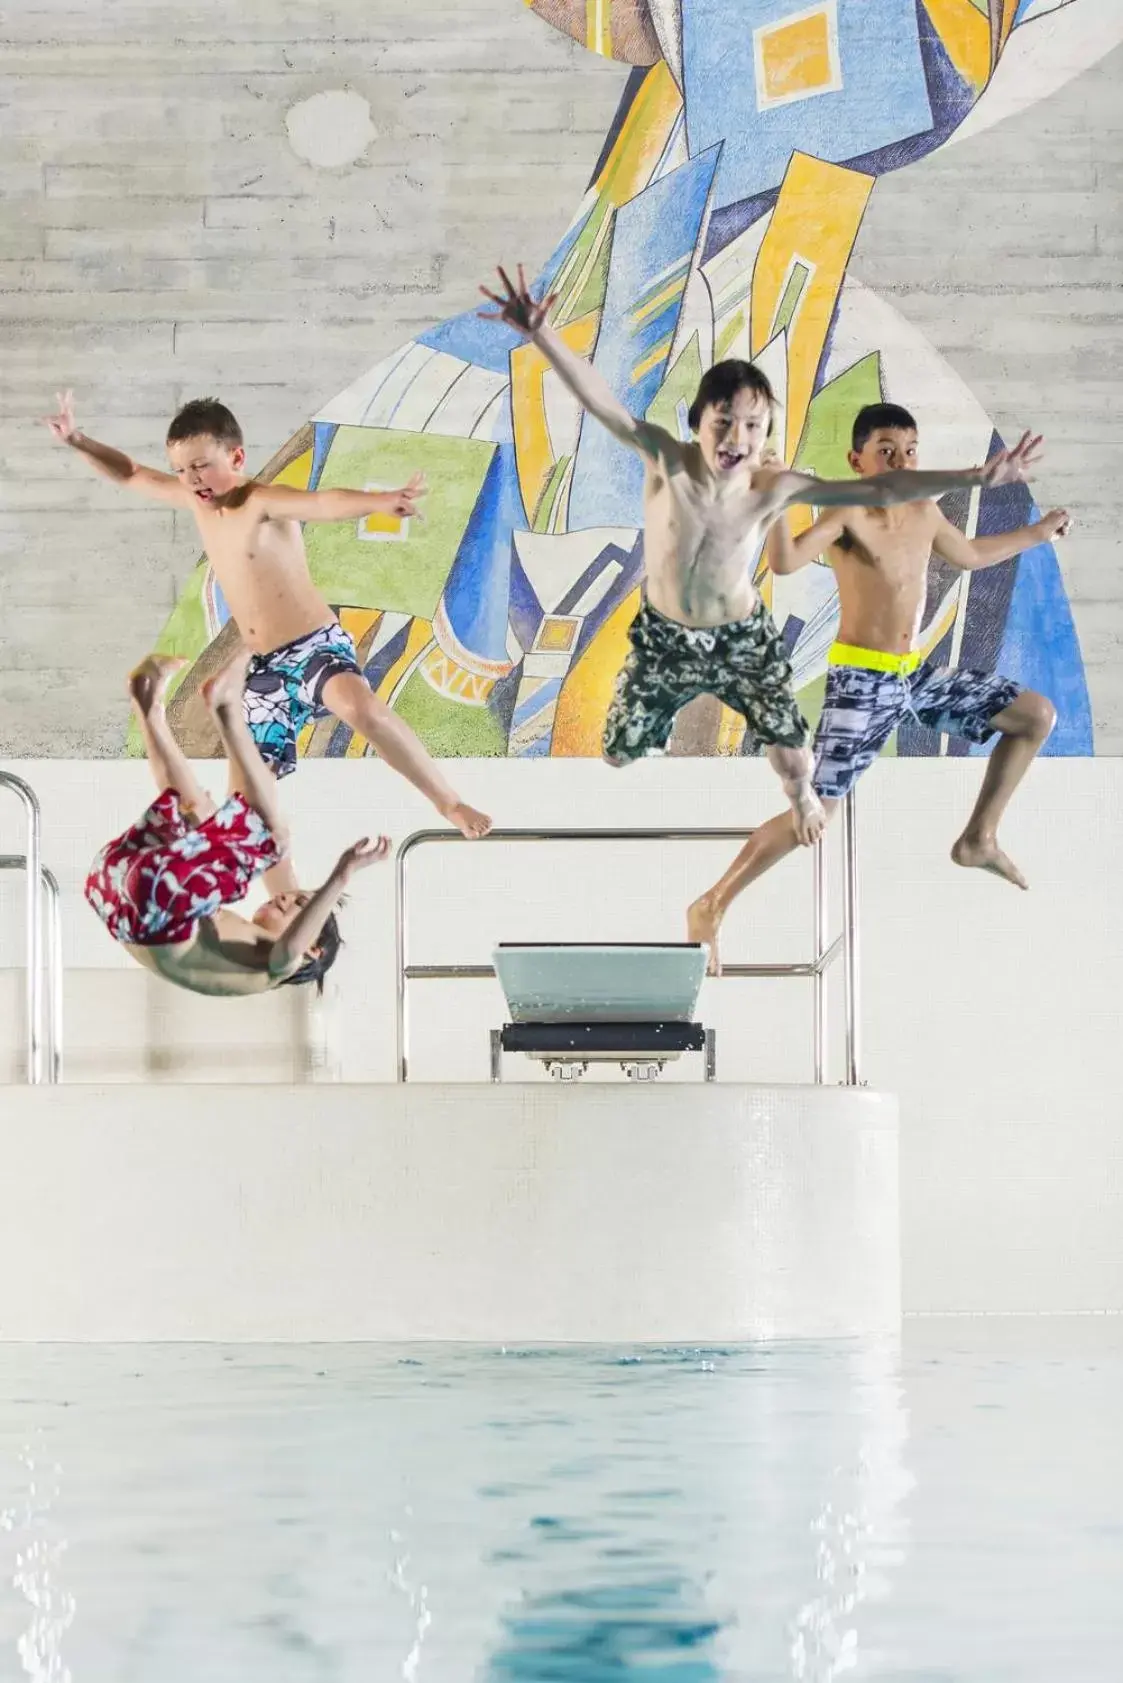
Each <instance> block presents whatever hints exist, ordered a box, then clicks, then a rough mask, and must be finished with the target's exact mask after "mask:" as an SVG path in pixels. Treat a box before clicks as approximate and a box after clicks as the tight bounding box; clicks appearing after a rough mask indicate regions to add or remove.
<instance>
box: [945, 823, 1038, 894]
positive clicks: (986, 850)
mask: <svg viewBox="0 0 1123 1683" xmlns="http://www.w3.org/2000/svg"><path fill="white" fill-rule="evenodd" d="M951 856H952V858H953V859H954V861H955V863H956V864H957V865H965V866H967V867H969V868H974V869H975V870H978V871H989V872H990V874H991V876H995V877H1002V878H1003V880H1004V881H1005V882H1012V883H1013V884H1014V887H1015V888H1028V887H1029V883H1028V882H1027V881H1026V879H1025V877H1023V875H1022V873H1021V872H1020V871H1019V869H1018V867H1017V866H1016V865H1015V864H1014V861H1013V860H1012V859H1008V858H1007V857H1006V855H1005V853H1003V851H1002V849H1001V848H1000V847H999V845H998V843H997V842H996V841H994V840H990V841H986V840H975V839H974V838H973V837H971V836H967V835H962V836H960V838H959V840H958V841H957V842H956V844H955V846H954V847H953V848H952V850H951Z"/></svg>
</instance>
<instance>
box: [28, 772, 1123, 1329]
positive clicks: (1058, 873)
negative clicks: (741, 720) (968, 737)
mask: <svg viewBox="0 0 1123 1683" xmlns="http://www.w3.org/2000/svg"><path fill="white" fill-rule="evenodd" d="M12 769H16V770H22V771H23V773H24V774H25V775H26V776H27V777H28V778H29V779H30V781H31V782H32V783H33V784H35V786H36V787H37V788H38V789H39V790H40V793H41V796H42V799H43V810H44V832H45V837H46V841H45V857H46V859H47V862H48V863H49V864H50V866H51V867H52V869H53V870H54V871H55V873H56V875H57V876H58V878H59V880H60V882H61V884H62V889H63V895H64V902H65V904H64V918H65V929H64V935H65V958H66V967H67V975H68V1000H67V1005H68V1012H69V1022H68V1028H67V1041H68V1056H67V1069H66V1073H67V1078H68V1079H69V1080H71V1081H86V1082H91V1083H99V1084H104V1083H106V1082H115V1081H126V1082H130V1083H135V1082H137V1081H140V1080H143V1081H145V1082H147V1083H149V1085H148V1087H147V1095H148V1099H149V1103H150V1105H151V1108H152V1114H153V1118H154V1122H155V1121H156V1120H157V1119H158V1117H159V1115H160V1114H161V1103H162V1101H161V1084H163V1083H169V1084H170V1085H169V1086H168V1087H167V1088H166V1089H165V1090H166V1091H167V1092H168V1093H169V1095H171V1089H172V1085H176V1084H181V1083H184V1082H196V1083H205V1082H225V1083H232V1082H238V1081H249V1082H260V1081H272V1082H278V1081H280V1082H291V1081H293V1080H303V1081H310V1082H317V1081H333V1082H334V1081H344V1082H382V1081H389V1080H392V1079H393V1074H394V1008H393V1000H394V977H395V970H394V944H393V928H394V883H393V872H392V871H391V870H390V869H377V870H371V871H369V872H367V873H366V874H365V875H364V876H363V877H361V878H360V879H359V880H358V881H357V882H356V884H355V887H354V892H353V894H352V897H351V900H350V903H349V904H348V906H347V907H346V909H345V913H344V916H343V919H342V925H343V934H344V937H345V940H346V943H347V944H346V946H345V948H344V950H343V953H342V954H341V956H340V959H339V962H338V964H337V965H336V967H335V969H334V970H333V972H332V973H331V976H330V978H329V982H330V988H329V992H328V995H327V996H326V999H325V1006H324V1009H323V1014H322V1018H321V1019H319V1020H316V1018H315V1017H314V1016H313V1017H312V1018H311V1019H306V1018H305V1016H304V1012H305V1011H307V1010H308V1009H309V1007H310V1003H311V1002H310V1001H309V1000H308V999H307V997H306V994H305V993H304V992H303V990H301V991H299V992H298V990H295V989H282V990H280V992H279V993H277V994H276V995H274V996H272V997H270V998H267V999H264V1000H255V1001H251V1002H248V1003H246V1002H243V1003H232V1002H223V1001H213V1000H196V999H193V998H191V997H189V996H186V995H182V994H180V993H178V992H176V991H175V990H174V989H172V988H170V987H167V986H165V985H163V984H161V983H160V982H159V981H158V979H156V978H151V979H149V978H148V977H147V976H143V977H140V976H138V975H137V974H136V973H135V969H134V967H133V966H132V964H131V961H130V960H129V959H128V958H127V957H126V956H125V955H124V954H123V953H122V952H121V951H120V949H118V948H115V947H114V946H113V944H112V942H111V941H110V940H109V938H108V936H107V935H106V934H105V932H104V930H103V929H102V928H101V926H100V925H99V923H98V921H97V919H96V918H95V917H94V916H93V914H92V913H91V912H90V911H89V909H88V908H87V907H86V906H85V905H84V903H83V902H82V900H81V898H80V889H81V883H82V880H83V878H84V874H85V871H86V868H87V866H88V863H89V860H90V858H91V856H92V854H93V853H94V851H95V849H96V848H97V847H98V846H99V845H100V844H101V843H102V842H103V841H104V840H105V839H106V838H107V837H108V836H109V834H110V833H111V832H113V831H114V830H116V829H119V828H121V827H123V826H124V824H125V823H127V822H128V821H130V820H131V819H132V818H133V817H135V816H136V813H137V811H138V810H139V809H140V808H141V806H142V805H143V803H144V802H145V801H146V800H147V799H148V798H149V790H148V788H147V786H146V768H145V767H144V766H142V765H140V764H137V763H135V762H124V761H121V762H116V763H110V764H105V763H101V764H98V763H96V762H86V763H85V764H83V765H77V766H76V765H67V764H64V763H61V762H59V761H57V760H56V761H42V762H39V763H37V764H31V765H27V764H17V765H15V766H13V767H12ZM203 769H204V772H205V774H206V776H207V779H208V780H209V781H210V783H211V784H212V786H217V783H218V775H219V768H218V767H217V766H210V767H205V768H203ZM457 770H458V771H459V772H461V773H462V774H463V775H462V777H461V779H460V781H461V784H462V787H463V789H464V791H465V793H466V794H467V795H469V796H471V798H473V799H475V800H477V801H479V802H480V803H481V804H483V805H485V806H487V807H489V808H490V810H491V811H492V812H494V813H495V814H496V815H497V816H498V817H499V818H500V819H501V821H502V823H503V824H504V825H505V826H512V827H517V826H520V825H528V826H532V827H546V828H550V827H554V828H556V827H558V826H566V825H573V824H577V825H580V824H593V825H606V824H607V825H612V824H627V825H653V826H657V827H675V826H682V825H708V824H713V825H738V824H745V823H751V822H753V821H755V820H759V818H760V817H762V816H763V815H764V814H766V813H768V812H770V811H772V810H773V809H774V807H775V805H776V788H775V782H774V779H773V778H772V776H771V774H770V773H769V772H768V770H767V768H766V767H764V766H762V765H760V764H759V763H756V762H749V761H741V762H737V761H725V760H719V761H701V760H678V761H668V762H664V763H663V764H661V765H660V764H654V765H643V766H638V767H636V768H635V769H634V770H632V771H629V772H627V773H613V772H611V771H609V770H608V768H607V767H604V766H601V765H598V764H596V763H590V762H586V761H555V762H547V763H539V764H537V765H535V766H532V767H528V766H525V765H517V764H514V763H511V762H508V761H489V762H486V763H481V764H474V765H471V766H468V765H464V766H460V767H458V768H457ZM980 770H981V768H980V767H979V766H978V765H977V764H971V763H969V762H965V761H961V760H960V761H947V760H945V761H939V760H912V761H904V760H897V761H889V762H884V763H882V764H881V765H879V766H876V767H875V768H874V769H873V770H872V771H871V772H870V774H869V776H868V777H867V778H866V780H865V781H864V783H863V785H862V796H861V802H860V807H859V828H860V837H861V889H862V911H863V917H862V928H863V963H862V970H863V979H864V1029H865V1054H864V1061H863V1073H864V1075H865V1077H866V1079H867V1080H868V1081H869V1082H870V1083H871V1085H872V1086H873V1087H874V1088H876V1089H880V1090H882V1091H886V1092H890V1093H894V1092H895V1093H897V1094H898V1095H899V1098H900V1114H901V1216H902V1244H903V1289H904V1301H905V1307H906V1310H911V1311H914V1312H916V1311H946V1310H957V1311H958V1310H967V1311H984V1310H1007V1311H1009V1310H1018V1311H1021V1310H1026V1311H1029V1310H1038V1311H1040V1310H1056V1311H1063V1310H1077V1309H1105V1308H1106V1309H1115V1310H1123V1132H1121V1130H1120V1126H1119V1117H1120V1102H1119V1074H1118V1068H1119V1066H1118V1051H1117V1042H1118V1017H1119V1010H1118V1002H1119V969H1118V964H1119V953H1120V951H1121V950H1123V896H1121V895H1120V893H1119V891H1118V888H1117V887H1116V888H1114V889H1113V888H1112V884H1113V883H1115V881H1116V879H1117V870H1118V866H1117V856H1118V835H1119V831H1120V825H1121V822H1123V767H1120V766H1119V764H1118V763H1117V762H1116V761H1114V760H1098V761H1093V760H1053V761H1042V762H1041V763H1039V764H1038V765H1037V766H1035V767H1034V768H1033V771H1032V774H1031V776H1030V778H1029V780H1028V781H1027V783H1026V785H1025V787H1024V789H1023V790H1021V791H1020V792H1019V794H1018V796H1017V797H1016V799H1015V802H1014V805H1013V807H1012V808H1011V811H1010V813H1009V815H1008V821H1007V824H1006V826H1005V832H1004V839H1005V845H1006V847H1007V848H1008V849H1009V851H1010V853H1011V855H1012V856H1013V857H1014V858H1015V859H1016V860H1017V861H1018V862H1019V864H1021V866H1022V867H1023V869H1024V870H1025V872H1026V874H1027V876H1028V877H1029V880H1030V883H1031V889H1030V892H1029V893H1028V894H1020V893H1018V892H1016V891H1015V890H1014V889H1012V888H1009V887H1007V885H1006V884H1004V883H999V882H996V881H995V880H993V879H992V878H990V877H984V876H982V875H981V874H979V873H967V872H962V871H958V870H956V869H955V868H954V867H953V866H952V865H951V864H950V863H949V861H948V858H947V850H948V847H949V845H950V843H951V841H952V839H953V837H954V836H955V834H956V833H957V829H958V826H959V825H960V823H961V822H962V815H963V814H965V813H966V811H967V810H968V808H969V806H970V803H971V799H972V797H973V792H974V789H975V787H976V786H977V780H978V778H979V775H980ZM285 796H286V802H287V805H288V807H289V810H290V812H291V814H292V820H293V829H294V835H295V838H296V846H297V858H298V862H299V863H300V866H301V875H302V878H303V879H305V880H307V881H309V882H312V881H315V880H316V879H317V878H319V877H321V876H322V875H323V874H324V873H325V872H326V871H327V869H328V868H329V866H330V864H331V863H332V860H333V858H334V857H335V854H336V852H337V850H339V849H341V848H342V847H343V846H345V845H346V844H347V843H348V842H350V841H352V840H354V838H355V837H356V836H357V835H359V834H362V833H363V832H364V831H367V830H370V829H371V828H372V827H375V826H377V827H379V828H383V829H385V830H387V831H389V832H390V833H391V834H392V835H393V836H395V838H397V839H398V840H400V839H401V838H402V837H403V836H405V835H407V834H409V833H410V832H411V831H412V830H415V829H420V828H429V827H431V825H432V815H431V813H430V811H429V809H428V808H427V807H426V806H425V805H424V804H423V803H422V802H421V801H420V800H419V799H417V798H416V797H414V795H413V794H412V792H411V791H410V790H408V789H407V788H406V787H405V786H404V785H403V784H402V783H401V782H400V780H399V779H396V778H394V777H393V776H392V775H391V774H389V773H388V772H386V771H385V769H384V768H383V767H382V766H380V765H378V764H377V763H376V762H373V761H369V760H362V761H357V762H351V763H343V762H339V761H310V762H308V763H306V764H304V765H302V766H301V768H300V770H299V772H298V773H297V775H296V776H295V777H293V778H290V779H289V780H288V782H287V783H286V786H285ZM20 845H21V842H20V836H19V829H18V823H17V809H16V807H15V805H14V803H12V802H7V801H5V802H3V803H0V851H6V852H15V851H17V849H18V848H19V847H20ZM728 853H729V848H728V845H718V844H706V845H705V846H702V845H700V844H684V845H677V844H676V845H675V846H664V845H653V844H652V845H644V844H638V843H633V844H629V845H627V846H625V845H619V846H617V845H615V844H613V845H612V846H607V845H595V846H586V847H584V848H578V847H575V846H569V847H565V846H558V845H555V846H547V844H528V845H525V846H523V847H521V848H516V847H512V846H509V845H504V844H500V843H495V844H491V843H485V844H483V845H482V846H476V847H470V846H469V845H467V844H463V843H455V844H452V845H448V846H434V847H429V848H423V849H419V850H418V851H416V852H415V853H414V854H413V863H412V864H411V866H410V886H409V908H410V913H409V939H410V956H411V960H412V961H413V962H415V963H418V964H425V963H430V964H432V963H449V962H462V963H479V962H481V961H482V962H486V961H487V960H488V958H489V956H490V953H491V951H492V948H493V946H494V944H495V942H496V941H499V940H507V941H517V940H535V939H540V940H580V939H585V938H587V939H592V940H597V939H600V940H647V941H651V940H671V941H673V940H679V939H681V938H682V921H681V918H682V908H683V907H684V906H685V905H686V903H687V901H688V900H689V899H690V898H692V897H693V895H695V894H697V893H698V892H699V890H700V889H701V888H702V887H703V886H705V885H706V883H708V882H709V881H711V880H712V879H713V877H715V876H716V875H717V874H718V872H719V870H720V869H721V868H722V865H723V863H724V861H725V859H726V858H727V857H728ZM810 874H811V873H810V863H809V860H808V859H807V858H805V857H804V858H794V859H790V860H788V861H786V862H785V863H784V865H783V866H781V867H780V868H779V869H778V870H777V871H775V872H774V873H773V874H772V876H771V877H769V878H765V879H764V880H763V881H762V882H761V883H760V884H759V885H758V887H757V889H756V890H754V892H753V895H752V897H751V898H746V899H745V900H744V901H743V902H742V903H741V905H740V906H739V907H738V908H736V909H735V911H734V912H733V913H732V914H731V916H730V919H729V924H728V932H727V954H728V956H729V957H730V958H731V959H742V960H748V959H753V960H757V961H762V962H763V961H769V960H772V959H778V960H781V961H791V960H797V959H800V958H806V956H807V954H808V952H809V950H810V943H811V892H810ZM20 886H21V885H20V884H18V883H17V881H16V880H15V879H13V878H12V877H7V878H0V953H3V954H5V955H7V956H6V957H5V958H4V960H3V962H4V963H6V964H9V965H13V966H14V965H16V964H17V963H18V961H19V957H20V951H21V947H20V941H21V924H20V915H21V908H20V902H19V889H20ZM829 887H830V894H831V899H832V904H833V907H834V917H833V926H834V927H836V928H837V926H838V925H837V920H838V908H839V882H838V874H837V870H832V872H831V873H830V884H829ZM2 975H3V973H2V972H0V977H2ZM6 980H7V991H6V992H5V993H4V995H3V998H2V1000H0V1003H2V1004H3V1005H4V1007H5V1009H4V1010H3V1012H2V1020H3V1022H4V1025H5V1027H4V1028H3V1029H0V1069H3V1070H5V1071H6V1078H7V1079H9V1080H11V1079H18V1074H19V1058H18V1047H19V1045H20V1043H21V1042H22V1024H21V1022H20V1019H19V1016H18V1013H17V1012H16V1010H15V1009H14V1005H15V998H16V991H15V990H16V985H17V981H18V977H17V975H16V974H15V973H14V972H9V975H8V977H7V979H6ZM294 995H296V998H294V997H293V996H294ZM830 1005H831V1012H832V1018H833V1025H834V1033H833V1037H832V1038H833V1046H834V1052H835V1063H834V1076H835V1079H838V1078H839V1076H840V1074H841V1064H840V1061H839V1057H838V1054H839V1051H840V1048H839V1044H838V1040H839V1036H838V1030H839V1022H840V1019H839V1007H840V1000H839V990H838V988H837V987H835V988H834V989H833V990H832V997H831V1001H830ZM699 1010H700V1015H701V1016H702V1018H703V1020H704V1021H706V1022H707V1023H710V1024H712V1025H713V1026H714V1028H715V1029H716V1031H717V1036H718V1073H719V1078H720V1079H721V1080H724V1081H734V1082H762V1083H769V1082H781V1083H787V1082H800V1081H806V1080H808V1079H809V1075H810V1069H811V1065H810V1055H811V1004H810V996H809V991H808V987H807V984H806V983H804V982H800V981H775V982H747V981H739V980H732V979H731V980H726V981H721V982H708V983H707V984H706V986H705V988H704V990H703V994H702V999H701V1003H700V1007H699ZM503 1017H504V1009H503V1000H502V996H501V994H500V992H499V990H498V988H497V987H496V986H495V984H494V983H492V982H466V983H446V982H425V983H417V984H415V988H414V994H413V1008H412V1036H411V1040H412V1057H413V1070H414V1073H415V1076H416V1078H417V1079H418V1080H419V1081H422V1082H458V1081H468V1082H479V1081H486V1079H487V1072H488V1038H487V1037H488V1030H489V1029H490V1028H492V1027H494V1026H497V1025H498V1024H499V1023H500V1022H501V1021H503ZM508 1075H509V1077H510V1079H512V1080H519V1081H525V1080H530V1079H535V1078H537V1079H544V1077H542V1076H541V1073H540V1072H539V1071H537V1069H536V1067H535V1066H531V1065H529V1064H527V1063H525V1062H523V1061H522V1060H511V1061H510V1065H509V1070H508ZM589 1079H592V1077H590V1078H589ZM698 1079H699V1074H698V1069H697V1065H696V1062H695V1061H694V1060H693V1059H691V1060H684V1061H683V1063H682V1064H681V1065H679V1066H675V1067H674V1068H672V1069H671V1070H668V1072H667V1074H666V1075H665V1076H664V1081H665V1082H666V1083H670V1082H672V1081H682V1082H687V1083H691V1084H693V1083H696V1082H697V1081H698ZM197 1091H198V1094H199V1108H200V1114H203V1113H204V1112H205V1111H206V1108H207V1102H208V1098H207V1088H206V1086H203V1085H199V1086H198V1087H197ZM303 1091H304V1093H305V1095H306V1100H307V1106H308V1109H309V1112H310V1113H313V1114H314V1113H315V1111H316V1107H317V1103H318V1094H319V1093H320V1092H321V1091H322V1089H321V1087H320V1086H318V1085H315V1084H311V1085H307V1086H305V1087H304V1089H303ZM676 1091H680V1092H681V1094H682V1097H683V1101H684V1102H683V1108H682V1126H683V1127H684V1128H686V1129H689V1128H690V1127H691V1125H692V1123H691V1116H692V1114H693V1109H694V1107H693V1104H692V1102H691V1097H690V1095H691V1094H692V1093H694V1092H696V1088H695V1087H694V1086H693V1085H691V1086H689V1087H683V1088H681V1089H680V1088H676ZM255 1098H256V1102H258V1103H261V1102H262V1095H260V1094H259V1095H255ZM174 1102H176V1103H177V1104H182V1100H181V1099H178V1098H177V1099H175V1101H174ZM264 1102H265V1103H266V1104H268V1103H269V1102H270V1101H269V1100H268V1099H265V1100H264ZM3 1105H4V1101H3V1099H0V1108H3ZM375 1105H376V1097H375V1095H372V1096H371V1106H372V1118H371V1125H372V1127H373V1126H375V1118H374V1107H375ZM283 1138H284V1128H283V1125H280V1126H279V1128H278V1145H279V1148H280V1146H281V1143H282V1141H283Z"/></svg>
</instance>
